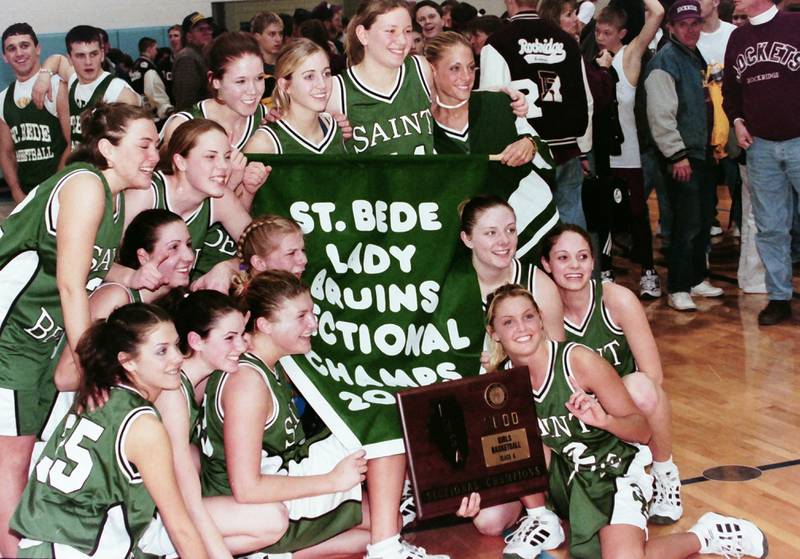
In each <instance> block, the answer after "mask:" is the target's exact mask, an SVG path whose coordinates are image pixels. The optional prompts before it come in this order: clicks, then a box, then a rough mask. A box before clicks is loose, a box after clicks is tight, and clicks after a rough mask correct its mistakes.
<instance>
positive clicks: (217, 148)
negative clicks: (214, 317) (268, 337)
mask: <svg viewBox="0 0 800 559" xmlns="http://www.w3.org/2000/svg"><path fill="white" fill-rule="evenodd" d="M232 152H233V148H231V147H230V144H229V143H228V139H227V137H226V135H225V130H224V129H223V128H222V126H220V125H219V124H218V123H216V122H214V121H212V120H208V119H205V118H200V119H192V120H190V121H186V122H184V123H182V124H181V125H180V126H178V127H177V129H176V130H175V132H174V133H173V134H172V136H171V137H170V140H169V144H168V145H167V147H166V150H164V151H163V160H162V162H161V170H159V171H158V172H157V173H155V174H154V175H153V182H152V185H151V188H150V190H149V191H139V192H129V193H128V194H127V195H126V198H125V204H126V208H127V210H128V211H127V213H128V215H129V216H131V217H133V216H135V215H137V214H138V213H139V212H141V211H144V210H146V209H152V208H165V209H169V210H170V211H172V212H175V213H177V214H178V215H180V216H181V217H182V218H183V219H184V221H185V222H186V225H187V226H188V227H189V232H190V234H191V237H192V248H193V249H194V250H195V253H196V254H197V253H200V254H202V251H203V250H205V248H206V247H205V246H204V244H203V243H204V240H205V239H206V238H207V234H208V231H209V230H210V229H211V227H212V226H213V225H214V224H215V223H221V224H222V226H223V227H224V228H225V229H226V230H228V231H230V232H231V233H233V234H234V235H236V236H237V238H238V236H239V235H241V232H242V231H243V230H244V228H245V227H246V226H247V225H248V224H249V223H250V221H251V219H250V214H249V213H248V212H247V210H246V209H245V208H244V206H243V205H242V203H241V199H240V198H239V197H237V196H236V194H235V193H234V192H233V191H232V190H231V189H230V188H228V187H227V185H226V180H227V177H229V176H230V174H231V161H230V157H231V153H232ZM259 165H260V164H259ZM254 168H255V169H256V170H258V169H261V171H262V173H261V174H260V175H253V174H251V173H247V174H245V177H244V179H243V180H242V182H243V183H244V184H248V185H249V184H250V182H249V181H250V180H251V176H255V179H254V182H253V183H252V184H253V185H252V188H253V189H257V188H258V186H260V182H261V181H262V180H263V177H265V176H266V171H265V170H264V169H265V168H264V166H263V165H260V167H258V166H256V167H254ZM248 188H249V187H248ZM233 254H234V255H235V247H234V251H233ZM193 268H194V266H193ZM232 268H233V267H232V266H231V265H230V264H229V263H228V262H222V263H220V264H217V265H216V267H215V268H214V270H212V271H211V272H210V273H209V274H208V275H207V276H206V277H211V278H212V279H213V278H216V280H215V281H216V283H212V282H211V281H209V282H208V283H212V285H206V287H212V288H214V289H217V290H218V291H222V292H227V291H228V287H229V286H230V279H231V276H232V275H234V274H235V273H236V272H238V262H237V264H236V266H235V269H232ZM217 272H219V273H218V274H217ZM130 273H131V270H123V269H122V268H118V269H115V271H114V273H113V274H112V280H113V281H118V282H121V283H123V284H124V283H127V280H126V279H125V276H126V274H130ZM217 276H219V277H217ZM203 281H205V280H203ZM196 287H197V286H196Z"/></svg>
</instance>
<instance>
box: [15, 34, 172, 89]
mask: <svg viewBox="0 0 800 559" xmlns="http://www.w3.org/2000/svg"><path fill="white" fill-rule="evenodd" d="M168 29H169V26H163V27H132V28H128V29H107V30H106V31H108V40H109V41H110V42H111V46H112V47H114V48H118V49H120V50H121V51H122V52H125V53H127V54H129V55H130V57H131V58H133V59H134V60H136V59H137V58H138V57H139V46H138V45H139V39H141V38H142V37H152V38H153V39H155V40H156V41H158V46H159V47H168V46H169V41H168V40H167V30H168ZM65 36H66V32H64V33H44V34H42V35H39V36H38V37H39V44H40V45H41V47H42V61H44V59H45V58H47V57H48V56H50V55H51V54H65V53H66V45H65V44H64V37H65ZM13 79H14V73H13V72H12V71H11V67H10V66H9V65H8V64H5V63H3V64H2V66H0V91H2V90H3V89H5V88H6V87H8V84H9V83H11V81H12V80H13Z"/></svg>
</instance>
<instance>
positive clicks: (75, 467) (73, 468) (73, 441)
mask: <svg viewBox="0 0 800 559" xmlns="http://www.w3.org/2000/svg"><path fill="white" fill-rule="evenodd" d="M77 419H78V418H77V416H75V415H70V416H69V417H68V418H67V423H66V426H65V427H66V429H70V428H71V427H72V426H73V425H75V421H77ZM103 431H104V428H103V427H101V426H100V425H98V424H97V423H94V422H92V421H89V420H88V419H86V418H85V417H83V418H81V420H80V421H79V422H78V425H77V426H76V427H75V429H74V430H73V431H72V433H71V434H70V436H69V438H68V439H67V440H66V441H65V442H63V443H61V444H63V446H64V453H65V454H66V456H67V458H69V460H70V462H71V463H68V462H65V461H64V460H61V459H60V458H59V459H57V460H53V459H52V458H48V457H44V458H42V459H41V460H40V461H39V463H38V464H36V479H37V480H38V481H40V482H42V483H47V484H49V485H50V486H51V487H54V488H56V489H58V490H59V491H61V492H62V493H74V492H75V491H78V490H80V489H81V488H82V487H83V484H84V483H86V480H87V479H88V478H89V474H91V472H92V466H93V465H94V462H93V461H92V455H91V454H90V453H89V451H88V450H86V449H85V448H83V447H82V446H81V444H80V443H81V442H82V441H83V439H84V438H87V439H89V440H91V441H94V442H97V440H98V439H99V438H100V435H102V434H103ZM67 468H70V471H69V473H65V471H66V470H67Z"/></svg>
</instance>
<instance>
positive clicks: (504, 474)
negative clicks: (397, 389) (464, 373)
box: [398, 367, 547, 519]
mask: <svg viewBox="0 0 800 559" xmlns="http://www.w3.org/2000/svg"><path fill="white" fill-rule="evenodd" d="M398 406H399V408H400V417H401V420H402V423H403V439H404V441H405V445H406V455H407V457H408V466H409V475H410V478H411V485H412V487H413V489H414V497H415V499H416V504H417V515H418V517H419V518H420V519H427V518H431V517H435V516H442V515H445V514H452V513H454V512H455V511H456V510H457V509H458V508H459V505H460V504H461V502H462V498H463V497H464V496H465V495H469V494H470V493H473V492H475V493H480V496H481V504H482V505H484V506H491V505H496V504H499V503H505V502H509V501H513V500H515V499H517V498H519V497H521V496H523V495H528V494H531V493H536V492H539V491H543V490H544V489H545V488H546V487H547V468H546V466H545V460H544V452H543V450H542V443H541V440H540V438H539V428H538V423H537V421H536V411H535V408H534V401H533V393H532V391H531V383H530V377H529V375H528V369H527V367H518V368H515V369H511V370H508V371H500V372H496V373H490V374H487V375H482V376H479V377H473V378H468V379H462V380H458V381H451V382H447V383H442V384H434V385H431V386H425V387H422V388H415V389H412V390H407V391H404V392H401V393H400V394H399V395H398Z"/></svg>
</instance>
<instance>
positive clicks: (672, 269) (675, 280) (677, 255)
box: [665, 159, 717, 293]
mask: <svg viewBox="0 0 800 559" xmlns="http://www.w3.org/2000/svg"><path fill="white" fill-rule="evenodd" d="M689 163H690V164H691V166H692V176H691V178H690V179H689V180H688V181H687V182H679V181H676V180H675V179H673V178H672V173H671V172H668V171H667V172H665V178H666V179H667V192H668V193H669V204H670V207H671V208H672V227H671V240H670V245H669V258H668V259H667V267H668V275H667V288H668V290H669V292H670V293H677V292H679V291H689V290H690V289H691V288H692V287H693V286H695V285H697V284H698V283H700V282H701V281H703V280H704V279H705V278H706V275H707V274H708V267H707V265H706V248H707V247H708V243H709V239H710V236H711V234H710V229H711V223H712V222H713V221H714V190H715V189H716V188H717V187H716V185H715V184H714V183H715V182H716V181H715V180H714V178H713V176H712V172H711V171H712V168H711V165H710V164H709V163H708V162H707V161H701V160H699V159H690V160H689Z"/></svg>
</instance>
